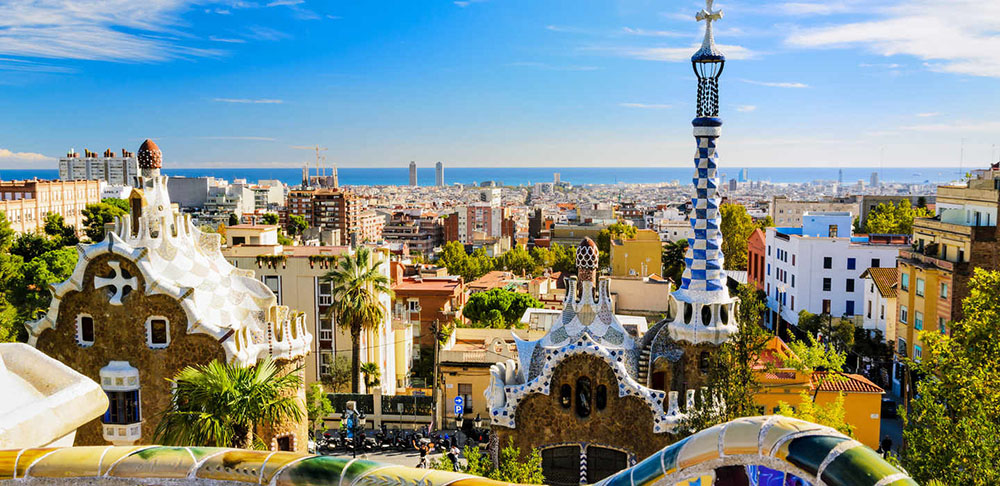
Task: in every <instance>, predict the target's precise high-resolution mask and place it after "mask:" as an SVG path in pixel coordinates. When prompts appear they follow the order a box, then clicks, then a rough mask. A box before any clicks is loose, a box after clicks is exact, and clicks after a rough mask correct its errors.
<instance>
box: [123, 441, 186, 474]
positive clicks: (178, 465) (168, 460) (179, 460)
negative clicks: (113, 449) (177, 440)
mask: <svg viewBox="0 0 1000 486" xmlns="http://www.w3.org/2000/svg"><path fill="white" fill-rule="evenodd" d="M193 467H194V457H192V456H191V453H190V452H188V450H187V449H186V448H184V447H150V448H148V449H142V450H140V451H136V452H134V453H132V454H131V455H129V456H127V457H126V458H125V459H122V460H121V461H120V462H118V464H116V465H115V466H114V467H113V468H111V470H110V471H108V475H109V476H113V477H118V478H137V479H141V478H186V477H187V476H188V473H189V472H190V471H191V468H193Z"/></svg>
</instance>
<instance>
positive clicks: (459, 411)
mask: <svg viewBox="0 0 1000 486" xmlns="http://www.w3.org/2000/svg"><path fill="white" fill-rule="evenodd" d="M463 412H465V407H463V406H461V405H455V415H462V413H463Z"/></svg>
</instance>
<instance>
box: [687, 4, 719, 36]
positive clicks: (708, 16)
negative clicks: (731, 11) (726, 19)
mask: <svg viewBox="0 0 1000 486" xmlns="http://www.w3.org/2000/svg"><path fill="white" fill-rule="evenodd" d="M714 2H715V0H705V8H703V9H701V11H700V12H698V13H697V14H695V16H694V18H695V20H697V21H698V22H701V21H702V20H704V21H705V24H707V26H708V28H709V29H711V28H712V22H714V21H716V20H721V19H722V9H719V10H712V4H713V3H714Z"/></svg>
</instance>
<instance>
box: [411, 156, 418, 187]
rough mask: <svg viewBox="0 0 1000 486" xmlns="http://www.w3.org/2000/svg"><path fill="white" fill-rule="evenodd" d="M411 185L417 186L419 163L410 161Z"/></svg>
mask: <svg viewBox="0 0 1000 486" xmlns="http://www.w3.org/2000/svg"><path fill="white" fill-rule="evenodd" d="M410 185H411V186H415V185H417V163H416V162H414V161H412V160H411V161H410Z"/></svg>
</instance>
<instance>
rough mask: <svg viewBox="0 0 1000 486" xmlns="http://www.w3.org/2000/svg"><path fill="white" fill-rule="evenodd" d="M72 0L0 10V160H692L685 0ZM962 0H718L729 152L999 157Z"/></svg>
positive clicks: (844, 158)
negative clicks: (99, 156)
mask: <svg viewBox="0 0 1000 486" xmlns="http://www.w3.org/2000/svg"><path fill="white" fill-rule="evenodd" d="M70 3H73V2H68V1H54V2H45V3H42V2H29V3H27V4H24V5H21V4H19V5H17V6H5V7H0V12H3V13H4V15H2V16H0V17H3V18H4V19H5V20H3V21H0V25H4V26H5V27H7V30H5V31H4V32H3V33H2V34H0V84H2V85H4V92H5V95H4V96H0V106H2V107H3V109H4V112H5V113H7V114H8V116H7V117H5V118H4V120H3V121H0V133H5V134H7V136H6V137H0V168H28V167H36V166H38V165H46V166H47V165H51V166H52V167H54V166H55V163H56V159H57V158H58V157H59V156H61V155H63V154H65V152H66V151H67V150H68V149H70V148H75V149H77V150H78V151H82V149H83V148H89V149H91V150H95V151H98V152H101V151H103V149H105V148H108V147H111V148H112V150H117V148H119V147H121V146H125V147H132V146H133V145H134V143H135V141H137V140H142V139H144V138H147V137H149V138H153V139H155V140H157V142H158V143H160V144H161V145H163V146H165V147H170V153H171V154H172V157H173V158H174V160H173V161H172V162H173V165H174V166H175V167H218V166H231V167H301V165H302V164H303V163H307V162H311V157H310V154H309V153H308V152H307V151H301V150H296V149H294V148H292V147H293V146H297V145H311V144H317V143H318V144H322V145H323V146H327V147H330V151H329V152H328V160H329V161H330V162H336V163H337V164H338V165H339V166H340V167H399V166H403V165H404V164H406V163H407V162H408V161H409V160H417V161H422V162H419V163H420V164H421V165H423V166H431V165H432V164H433V163H434V162H436V161H438V160H441V161H444V163H445V165H447V166H448V167H483V168H488V167H491V166H495V165H498V164H503V165H505V166H545V167H561V166H568V167H588V166H602V165H609V164H613V165H618V166H630V167H640V166H670V167H684V166H686V165H687V164H689V163H690V162H689V161H690V157H691V150H690V144H689V138H688V137H689V135H688V134H687V133H685V130H682V129H678V128H677V127H679V126H683V125H684V124H686V123H687V122H688V121H689V120H690V118H691V117H692V116H693V113H692V110H691V109H690V101H691V99H692V94H691V92H690V88H689V83H690V81H691V80H693V74H691V73H690V71H685V70H684V69H680V70H679V69H678V66H676V65H675V64H676V63H681V64H686V63H687V62H688V60H689V58H690V55H691V53H692V52H693V51H694V50H695V48H696V45H697V43H698V42H699V40H700V34H699V29H698V27H697V25H695V23H694V22H693V17H694V13H695V12H696V11H698V10H699V9H700V8H702V7H703V4H702V2H698V1H690V2H687V1H685V2H680V3H677V4H671V5H664V4H657V3H654V2H647V1H640V0H636V1H620V2H616V3H614V4H605V3H600V2H584V3H582V4H581V3H578V2H574V3H573V4H572V5H573V7H574V8H569V7H570V3H568V2H546V3H545V4H544V5H536V4H534V3H531V2H523V1H511V2H504V1H499V0H491V1H456V2H437V3H434V4H420V5H415V4H411V3H407V2H390V3H389V4H380V7H378V8H376V7H372V6H357V5H334V4H330V3H327V2H315V1H300V0H277V1H271V2H263V1H262V2H256V3H255V2H242V1H241V2H236V1H222V2H190V1H185V0H162V1H157V2H153V3H151V4H145V5H132V4H131V2H124V1H103V2H92V3H88V4H87V5H86V8H67V6H68V5H69V4H70ZM76 3H77V4H78V3H79V2H76ZM958 4H960V5H966V6H967V7H968V8H974V9H975V11H977V12H978V14H977V16H975V18H970V17H969V16H966V15H964V14H962V13H961V12H962V11H964V10H967V9H964V8H960V5H956V4H955V3H952V4H949V6H937V5H934V4H933V3H932V2H927V1H917V0H906V1H897V2H893V3H891V4H889V5H885V6H879V7H870V6H869V5H867V4H865V3H863V2H858V1H853V0H845V1H837V2H811V3H803V2H766V3H761V2H748V1H730V2H721V3H717V4H716V6H717V7H718V8H722V9H724V10H725V11H726V13H727V15H730V16H732V19H734V20H732V21H731V22H727V24H726V25H724V26H722V27H720V29H719V31H718V32H717V37H718V41H719V43H720V44H721V45H722V46H723V49H724V50H725V51H726V53H727V55H729V56H730V58H732V59H738V60H740V61H741V62H740V63H739V65H738V66H736V67H734V68H731V70H728V71H727V77H725V78H724V79H723V82H722V83H723V88H724V92H725V95H724V96H723V98H722V100H721V111H722V113H723V115H724V116H725V117H726V120H727V121H728V122H729V123H731V125H732V126H731V128H730V127H727V144H726V147H725V149H724V150H723V151H722V153H721V157H722V160H723V161H724V163H725V164H727V165H731V166H745V167H781V166H799V167H801V166H803V165H815V166H831V165H841V166H854V167H857V166H870V167H873V168H877V167H879V166H881V165H884V166H885V167H901V166H902V167H907V166H912V167H917V166H920V167H957V166H958V165H959V163H960V161H959V159H960V156H961V155H960V154H963V153H964V162H963V163H962V164H963V165H964V166H965V167H977V166H983V165H985V164H986V163H987V162H988V161H991V160H992V161H995V159H996V158H997V156H998V153H1000V149H997V148H996V147H995V146H994V145H995V144H996V145H1000V137H995V136H994V135H993V133H995V131H996V129H997V124H996V122H993V121H989V120H991V119H992V118H993V117H992V116H991V115H992V114H993V113H994V112H996V111H997V108H998V106H997V104H996V102H995V101H994V100H993V99H992V98H991V97H990V96H989V94H990V93H991V92H992V91H993V90H994V88H993V87H992V86H993V84H994V79H993V78H995V77H996V76H1000V67H998V66H1000V55H998V54H996V53H995V52H997V50H996V49H991V47H990V46H991V45H993V44H995V43H996V42H997V37H996V36H994V35H993V34H992V30H995V29H994V27H996V26H997V25H1000V7H998V6H994V5H980V4H979V3H972V2H964V1H963V2H958ZM727 20H728V19H727ZM680 72H686V73H689V74H685V75H681V74H678V73H680ZM111 81H115V82H113V83H112V82H111ZM119 81H120V82H119ZM112 85H113V86H114V89H113V90H112V89H110V88H109V86H112ZM956 85H958V86H960V87H961V89H960V90H959V89H955V86H956ZM968 106H976V107H977V114H974V115H970V114H967V112H968V109H967V107H968ZM789 126H793V127H795V129H794V131H789V130H788V129H787V128H788V127H789ZM994 138H996V140H993V139H994ZM963 145H964V148H963ZM310 165H311V164H310Z"/></svg>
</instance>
